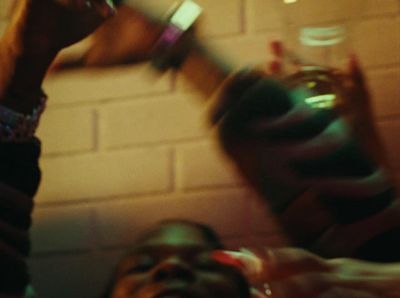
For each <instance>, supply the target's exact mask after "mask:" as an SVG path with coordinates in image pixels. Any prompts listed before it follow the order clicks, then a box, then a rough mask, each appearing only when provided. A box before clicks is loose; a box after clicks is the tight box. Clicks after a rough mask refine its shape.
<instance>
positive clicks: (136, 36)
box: [51, 4, 163, 73]
mask: <svg viewBox="0 0 400 298" xmlns="http://www.w3.org/2000/svg"><path fill="white" fill-rule="evenodd" d="M162 28H163V27H162V24H161V23H160V22H158V21H156V20H155V19H154V18H150V17H148V16H146V15H144V13H142V12H141V11H139V10H136V9H134V8H133V7H131V6H128V5H123V4H122V5H119V6H118V7H117V13H116V15H115V16H114V17H113V18H111V19H109V20H107V21H106V22H105V23H104V24H103V25H102V26H101V27H100V28H99V29H98V30H97V31H96V32H95V33H94V34H93V36H91V39H90V41H89V45H88V46H87V47H86V48H85V49H84V50H83V51H80V52H79V53H78V54H77V55H68V54H67V55H62V54H61V55H60V56H59V57H58V58H57V59H56V61H55V62H54V64H53V65H52V68H51V73H56V72H60V71H64V70H67V69H71V68H80V67H106V66H113V65H121V64H130V63H138V62H142V61H145V60H148V59H149V58H150V55H151V51H152V49H153V46H154V44H155V42H156V40H157V39H158V37H159V34H160V32H161V30H162Z"/></svg>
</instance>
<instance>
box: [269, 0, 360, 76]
mask: <svg viewBox="0 0 400 298" xmlns="http://www.w3.org/2000/svg"><path fill="white" fill-rule="evenodd" d="M273 1H275V4H276V8H277V9H278V11H279V15H280V16H281V20H282V24H283V42H284V44H285V47H286V48H287V49H288V51H287V53H288V55H287V58H288V59H289V60H291V61H292V62H295V63H301V64H307V65H319V66H324V67H331V68H338V69H342V68H343V66H344V65H345V62H346V61H347V58H348V55H349V53H351V52H352V51H353V33H354V30H353V27H354V25H355V23H356V22H357V20H358V19H359V17H360V16H361V10H362V3H363V1H362V0H273Z"/></svg>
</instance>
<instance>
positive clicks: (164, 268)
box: [152, 256, 195, 283]
mask: <svg viewBox="0 0 400 298" xmlns="http://www.w3.org/2000/svg"><path fill="white" fill-rule="evenodd" d="M152 278H153V280H154V281H156V282H161V281H166V280H174V279H176V280H181V281H185V282H188V283H190V282H193V281H194V280H195V273H194V271H193V268H192V267H191V266H190V264H188V263H187V262H185V261H184V260H182V259H181V258H179V257H176V256H171V257H169V258H167V259H165V260H163V261H162V262H160V263H159V264H158V265H157V266H156V267H155V268H154V270H153V276H152Z"/></svg>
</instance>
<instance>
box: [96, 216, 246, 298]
mask: <svg viewBox="0 0 400 298" xmlns="http://www.w3.org/2000/svg"><path fill="white" fill-rule="evenodd" d="M176 224H177V225H186V226H190V227H193V228H195V229H197V230H199V231H200V232H201V234H202V235H203V237H204V240H206V242H207V243H208V244H209V246H210V249H211V250H214V249H224V245H223V244H222V242H221V239H220V237H219V236H218V234H217V233H216V232H215V231H214V230H213V229H212V228H211V227H210V226H208V225H205V224H202V223H199V222H195V221H191V220H185V219H167V220H162V221H160V222H158V224H156V225H155V227H154V228H151V229H150V230H149V231H147V232H145V233H144V234H142V235H140V236H139V238H137V239H136V240H135V241H134V243H133V246H132V249H134V248H135V245H136V244H138V243H140V242H141V241H144V240H145V239H146V238H148V237H150V236H151V235H152V234H153V233H155V232H157V231H159V230H160V229H161V228H162V227H165V226H170V225H176ZM128 255H129V253H128ZM125 257H126V256H125ZM125 257H123V258H122V259H121V260H120V261H119V262H118V264H117V266H116V268H117V267H118V265H119V264H120V262H121V261H122V260H123V259H124V258H125ZM115 272H116V269H115V270H114V274H113V275H112V276H111V279H110V281H109V282H108V285H107V287H106V290H105V292H104V293H103V295H102V296H101V298H110V297H111V293H112V290H113V288H114V285H115V275H116V274H115ZM238 276H239V274H238ZM238 285H239V289H240V295H241V297H243V298H248V297H250V292H249V284H248V283H247V281H246V279H245V278H244V277H242V276H240V278H238Z"/></svg>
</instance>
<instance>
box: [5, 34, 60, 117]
mask: <svg viewBox="0 0 400 298" xmlns="http://www.w3.org/2000/svg"><path fill="white" fill-rule="evenodd" d="M56 54H57V53H56V52H53V53H52V52H50V51H46V52H41V53H39V52H36V53H35V52H32V51H30V50H26V49H24V48H23V45H22V42H21V41H20V40H19V32H17V31H15V30H9V31H7V32H6V34H5V36H4V37H3V39H2V40H1V41H0V63H1V68H2V71H1V72H0V104H1V105H3V106H5V107H7V108H11V109H12V110H15V111H16V112H20V113H22V114H30V113H31V112H32V110H33V109H34V108H35V107H37V106H38V105H39V103H40V99H41V96H42V92H41V84H42V82H43V79H44V77H45V75H46V71H47V69H48V67H49V66H50V64H51V62H52V61H53V59H54V58H55V56H56Z"/></svg>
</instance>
